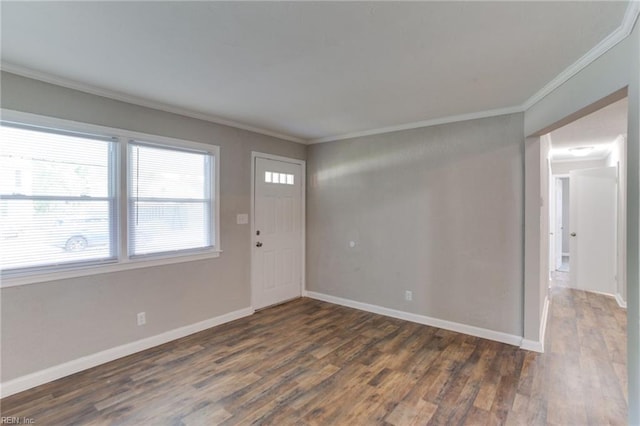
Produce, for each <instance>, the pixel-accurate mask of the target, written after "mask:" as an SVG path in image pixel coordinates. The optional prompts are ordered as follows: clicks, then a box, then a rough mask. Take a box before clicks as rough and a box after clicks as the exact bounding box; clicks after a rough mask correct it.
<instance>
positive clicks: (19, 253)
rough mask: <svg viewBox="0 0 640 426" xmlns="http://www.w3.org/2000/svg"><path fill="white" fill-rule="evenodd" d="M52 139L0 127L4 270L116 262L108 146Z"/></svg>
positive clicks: (40, 132) (75, 138) (0, 259)
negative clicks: (104, 261) (107, 261)
mask: <svg viewBox="0 0 640 426" xmlns="http://www.w3.org/2000/svg"><path fill="white" fill-rule="evenodd" d="M56 132H57V131H56V130H47V129H35V128H22V127H13V126H11V125H7V124H6V123H3V124H2V126H1V127H0V230H1V236H0V246H1V253H0V268H1V269H2V270H9V271H10V272H17V270H20V269H23V270H24V269H28V268H38V269H42V270H43V271H50V270H56V269H57V268H58V267H59V266H62V265H65V264H70V263H77V262H95V261H103V260H112V259H115V257H116V256H115V254H114V253H115V250H113V248H114V247H115V246H116V244H115V235H113V234H112V229H113V226H111V224H112V223H113V222H114V221H115V217H112V212H115V211H116V209H115V204H116V201H115V197H114V196H113V194H112V191H113V188H114V187H115V185H113V183H112V182H111V179H113V173H111V172H110V170H109V168H110V167H111V165H112V164H113V160H112V157H113V155H112V152H113V150H112V149H111V146H112V144H113V142H111V141H110V140H111V139H110V138H107V137H105V138H104V140H99V139H96V138H97V137H93V136H89V135H87V136H86V137H84V136H82V135H76V134H73V135H68V134H58V133H56ZM18 272H19V271H18Z"/></svg>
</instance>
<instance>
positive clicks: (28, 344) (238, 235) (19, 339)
mask: <svg viewBox="0 0 640 426" xmlns="http://www.w3.org/2000/svg"><path fill="white" fill-rule="evenodd" d="M1 84H2V107H3V108H7V109H12V110H17V111H23V112H30V113H35V114H42V115H47V116H52V117H58V118H63V119H68V120H75V121H81V122H86V123H92V124H97V125H104V126H111V127H116V128H121V129H127V130H132V131H138V132H144V133H149V134H156V135H162V136H168V137H175V138H183V139H188V140H192V141H196V142H203V143H212V144H216V145H219V146H220V169H221V171H220V196H221V202H220V215H221V217H220V227H221V242H222V249H223V250H224V252H223V253H222V254H221V255H220V257H219V258H217V259H211V260H202V261H197V262H188V263H180V264H174V265H167V266H161V267H150V268H144V269H136V270H130V271H122V272H116V273H109V274H102V275H95V276H89V277H81V278H74V279H68V280H60V281H54V282H45V283H40V284H31V285H26V286H20V287H10V288H4V289H2V290H1V299H2V301H1V308H2V326H1V327H2V328H1V332H2V342H1V343H2V353H1V355H2V364H1V366H2V381H3V382H4V381H7V380H10V379H13V378H16V377H18V376H22V375H25V374H27V373H32V372H34V371H38V370H41V369H44V368H47V367H50V366H54V365H57V364H60V363H63V362H66V361H71V360H73V359H76V358H79V357H81V356H85V355H89V354H92V353H95V352H98V351H101V350H105V349H108V348H112V347H115V346H118V345H122V344H125V343H129V342H132V341H136V340H139V339H141V338H145V337H149V336H153V335H156V334H159V333H162V332H165V331H169V330H172V329H175V328H178V327H181V326H185V325H189V324H192V323H196V322H198V321H202V320H206V319H209V318H213V317H216V316H219V315H222V314H225V313H228V312H231V311H234V310H238V309H242V308H246V307H249V306H250V304H251V302H250V300H251V299H250V282H249V272H250V270H249V256H250V244H249V239H250V237H249V232H250V231H249V226H248V225H236V223H235V215H236V214H237V213H249V208H250V190H251V183H250V180H251V171H250V163H251V151H252V150H255V151H262V152H267V153H272V154H277V155H283V156H288V157H293V158H298V159H304V158H305V154H306V152H305V151H306V147H305V146H304V145H300V144H296V143H292V142H287V141H282V140H279V139H275V138H272V137H268V136H263V135H259V134H256V133H251V132H247V131H244V130H238V129H234V128H230V127H226V126H221V125H217V124H213V123H209V122H205V121H201V120H196V119H191V118H187V117H183V116H179V115H175V114H170V113H165V112H161V111H157V110H153V109H149V108H144V107H139V106H134V105H130V104H127V103H123V102H119V101H114V100H110V99H106V98H101V97H98V96H94V95H89V94H86V93H82V92H78V91H74V90H70V89H65V88H62V87H59V86H54V85H51V84H47V83H42V82H38V81H35V80H30V79H27V78H23V77H19V76H16V75H13V74H8V73H4V72H3V73H2V76H1ZM140 311H146V313H147V325H145V326H144V327H138V326H136V324H135V315H136V312H140Z"/></svg>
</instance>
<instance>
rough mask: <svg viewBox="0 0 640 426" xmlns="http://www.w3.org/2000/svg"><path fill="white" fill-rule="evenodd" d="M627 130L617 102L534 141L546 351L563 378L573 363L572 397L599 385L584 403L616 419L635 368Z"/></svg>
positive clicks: (624, 108) (624, 111)
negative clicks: (630, 346)
mask: <svg viewBox="0 0 640 426" xmlns="http://www.w3.org/2000/svg"><path fill="white" fill-rule="evenodd" d="M627 120H628V101H627V98H626V97H623V98H622V99H621V98H617V99H616V100H615V101H614V102H612V103H609V104H608V105H606V106H605V107H603V108H601V109H599V110H597V111H595V112H592V113H591V114H589V115H585V116H583V117H582V118H580V119H578V120H575V121H573V122H571V123H569V124H567V125H565V126H564V127H560V128H557V129H555V130H553V131H551V132H550V133H547V134H545V135H542V136H540V154H541V155H540V157H539V158H538V159H539V160H540V163H539V166H540V189H541V190H540V192H539V193H538V194H539V196H540V197H541V198H542V207H541V210H540V234H539V235H540V241H541V246H540V249H541V255H540V265H539V266H540V269H539V271H540V275H539V276H540V277H542V278H543V279H542V281H541V282H540V283H539V285H540V288H541V289H542V288H544V290H545V291H546V292H547V294H548V296H549V300H550V303H549V305H548V306H549V308H548V320H547V316H546V315H547V314H546V312H545V314H544V320H545V321H548V322H547V323H546V324H548V326H547V328H548V330H547V333H546V339H545V337H544V332H542V333H541V335H542V336H543V337H542V339H545V340H546V342H545V343H546V344H545V351H548V352H551V353H553V354H554V355H556V354H559V355H561V356H559V357H558V359H557V363H558V365H563V368H565V369H567V370H568V369H571V368H573V366H574V365H575V362H576V361H575V360H576V359H579V360H580V363H579V364H580V369H581V370H580V375H579V377H577V376H578V375H576V378H575V383H574V385H575V389H586V388H590V386H592V384H593V383H598V386H596V387H593V388H590V389H591V390H590V392H592V393H591V394H590V397H592V398H593V401H607V402H606V404H608V405H607V406H608V407H610V408H607V409H610V410H611V412H612V413H616V415H619V416H623V415H625V414H626V411H627V409H628V407H629V401H628V397H627V395H628V389H629V388H628V373H627V371H628V369H627V365H628V361H630V362H631V363H633V362H635V361H634V360H627V339H628V336H627V335H628V332H627V312H626V297H627V280H626V267H627V266H626V264H627V251H626V233H627V218H626V210H627V198H626V196H627V194H626V191H627V146H626V143H627V128H628V127H627ZM545 166H546V167H545ZM536 201H537V200H536ZM547 242H548V243H547ZM547 250H548V253H547ZM544 272H547V273H548V274H544ZM544 279H548V282H544ZM631 371H633V370H631ZM560 388H562V385H561V386H560ZM562 391H563V392H566V394H570V393H572V392H573V393H576V394H577V392H575V391H574V390H573V389H571V388H570V387H569V386H567V387H565V388H563V389H562ZM603 404H605V403H604V402H603ZM550 410H552V408H550ZM620 420H621V421H623V420H622V418H621V419H620Z"/></svg>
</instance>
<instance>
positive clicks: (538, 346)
mask: <svg viewBox="0 0 640 426" xmlns="http://www.w3.org/2000/svg"><path fill="white" fill-rule="evenodd" d="M548 318H549V296H548V295H547V296H545V297H544V304H543V305H542V317H541V318H540V331H539V332H538V336H539V337H538V339H539V340H538V341H535V340H529V339H522V345H521V346H520V347H521V348H522V349H526V350H528V351H533V352H539V353H544V338H545V335H546V334H547V320H548Z"/></svg>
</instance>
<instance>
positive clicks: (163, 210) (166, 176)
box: [129, 143, 215, 256]
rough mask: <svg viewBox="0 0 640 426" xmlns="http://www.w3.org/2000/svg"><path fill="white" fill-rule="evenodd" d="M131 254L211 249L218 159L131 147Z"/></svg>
mask: <svg viewBox="0 0 640 426" xmlns="http://www.w3.org/2000/svg"><path fill="white" fill-rule="evenodd" d="M129 153H130V160H129V161H130V164H131V167H130V177H129V182H130V185H129V253H130V254H131V255H134V256H135V255H148V254H154V253H164V252H174V251H179V250H191V249H203V248H210V247H212V245H213V243H212V242H213V241H215V238H214V236H213V226H212V223H213V218H212V207H211V206H212V199H211V188H213V187H214V182H212V176H213V167H212V165H213V156H211V155H209V154H206V153H194V152H184V151H179V150H176V149H171V148H162V147H156V146H146V145H138V144H134V143H132V144H130V146H129Z"/></svg>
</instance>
